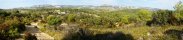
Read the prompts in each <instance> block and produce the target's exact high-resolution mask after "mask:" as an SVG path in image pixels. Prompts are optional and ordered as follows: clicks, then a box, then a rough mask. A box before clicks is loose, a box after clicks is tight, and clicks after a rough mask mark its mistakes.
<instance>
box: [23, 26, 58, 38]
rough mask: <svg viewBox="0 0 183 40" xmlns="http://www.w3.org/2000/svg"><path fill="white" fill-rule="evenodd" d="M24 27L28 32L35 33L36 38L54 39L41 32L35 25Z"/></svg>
mask: <svg viewBox="0 0 183 40" xmlns="http://www.w3.org/2000/svg"><path fill="white" fill-rule="evenodd" d="M26 29H27V31H28V32H29V33H31V34H33V35H36V37H37V39H38V40H54V38H53V37H51V36H49V35H48V34H46V33H44V32H41V31H40V30H39V29H38V28H36V26H35V25H26Z"/></svg>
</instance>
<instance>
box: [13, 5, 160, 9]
mask: <svg viewBox="0 0 183 40" xmlns="http://www.w3.org/2000/svg"><path fill="white" fill-rule="evenodd" d="M40 8H75V9H109V10H117V9H139V8H140V9H142V8H143V9H149V10H159V9H158V8H149V7H134V6H112V5H100V6H93V5H49V4H45V5H34V6H31V7H20V8H14V9H40Z"/></svg>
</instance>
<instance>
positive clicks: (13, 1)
mask: <svg viewBox="0 0 183 40" xmlns="http://www.w3.org/2000/svg"><path fill="white" fill-rule="evenodd" d="M178 1H183V0H0V8H4V9H8V8H16V7H28V6H33V5H42V4H52V5H103V4H108V5H117V6H136V7H151V8H160V9H173V6H174V5H175V4H176V3H177V2H178Z"/></svg>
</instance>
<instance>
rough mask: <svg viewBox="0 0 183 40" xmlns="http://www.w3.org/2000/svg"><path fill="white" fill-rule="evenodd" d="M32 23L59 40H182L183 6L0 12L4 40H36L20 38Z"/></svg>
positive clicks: (6, 10) (28, 37)
mask: <svg viewBox="0 0 183 40" xmlns="http://www.w3.org/2000/svg"><path fill="white" fill-rule="evenodd" d="M31 23H38V29H40V30H41V31H42V32H45V33H47V34H49V35H50V36H52V37H54V39H56V40H149V39H151V40H182V39H183V38H181V37H182V36H181V35H182V34H183V33H182V32H183V27H182V25H183V3H182V2H179V3H178V4H176V5H175V10H163V9H158V10H153V9H147V8H136V9H132V8H125V9H116V10H112V11H111V10H107V9H88V8H83V9H82V8H81V9H76V8H38V9H0V40H14V39H16V38H21V37H23V38H25V40H29V39H30V40H36V39H37V38H36V36H35V35H31V34H30V33H26V35H24V36H21V35H20V34H22V33H24V31H26V25H30V24H31ZM33 38H35V39H33Z"/></svg>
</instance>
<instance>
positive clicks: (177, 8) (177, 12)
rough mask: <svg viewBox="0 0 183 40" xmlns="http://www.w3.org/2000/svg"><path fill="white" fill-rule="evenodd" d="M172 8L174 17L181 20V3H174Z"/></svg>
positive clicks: (182, 4)
mask: <svg viewBox="0 0 183 40" xmlns="http://www.w3.org/2000/svg"><path fill="white" fill-rule="evenodd" d="M174 9H175V15H176V18H178V19H179V20H183V3H182V2H181V1H179V2H178V3H177V4H176V5H175V7H174Z"/></svg>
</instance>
